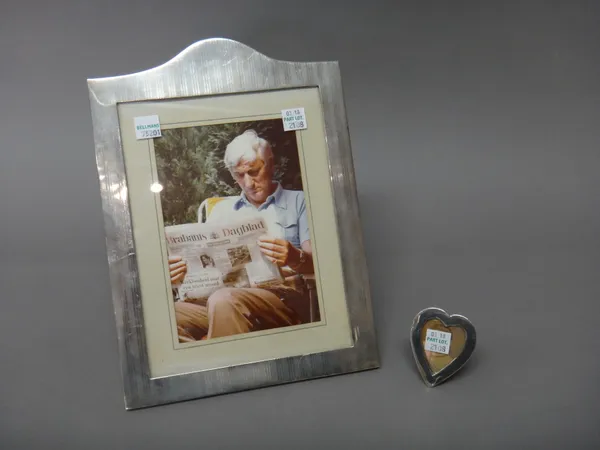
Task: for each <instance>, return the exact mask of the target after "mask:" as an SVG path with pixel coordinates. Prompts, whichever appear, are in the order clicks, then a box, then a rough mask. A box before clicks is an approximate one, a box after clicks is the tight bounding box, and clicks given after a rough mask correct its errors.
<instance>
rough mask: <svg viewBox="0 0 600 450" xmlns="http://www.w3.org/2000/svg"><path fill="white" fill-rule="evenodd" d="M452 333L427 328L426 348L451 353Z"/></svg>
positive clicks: (431, 350)
mask: <svg viewBox="0 0 600 450" xmlns="http://www.w3.org/2000/svg"><path fill="white" fill-rule="evenodd" d="M451 341H452V333H446V332H444V331H438V330H427V334H426V336H425V350H427V351H430V352H435V353H443V354H444V355H448V354H450V342H451Z"/></svg>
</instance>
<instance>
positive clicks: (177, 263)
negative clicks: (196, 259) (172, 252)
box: [169, 256, 187, 284]
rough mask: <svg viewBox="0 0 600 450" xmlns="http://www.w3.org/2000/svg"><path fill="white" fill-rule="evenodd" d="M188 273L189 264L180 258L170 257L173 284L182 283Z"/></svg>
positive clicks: (170, 272)
mask: <svg viewBox="0 0 600 450" xmlns="http://www.w3.org/2000/svg"><path fill="white" fill-rule="evenodd" d="M186 273H187V264H186V262H185V261H183V260H182V259H181V257H180V256H169V274H170V275H171V284H177V283H181V282H182V281H183V279H184V278H185V274H186Z"/></svg>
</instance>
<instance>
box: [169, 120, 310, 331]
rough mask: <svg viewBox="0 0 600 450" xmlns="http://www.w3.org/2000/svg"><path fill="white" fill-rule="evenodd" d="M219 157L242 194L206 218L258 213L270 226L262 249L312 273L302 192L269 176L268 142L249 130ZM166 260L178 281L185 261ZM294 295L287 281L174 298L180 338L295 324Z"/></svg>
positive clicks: (279, 260) (270, 156) (174, 280)
mask: <svg viewBox="0 0 600 450" xmlns="http://www.w3.org/2000/svg"><path fill="white" fill-rule="evenodd" d="M223 159H224V163H225V165H226V167H227V168H228V169H229V171H230V172H231V175H232V176H233V178H234V180H235V182H236V183H237V184H238V185H239V186H240V187H241V188H242V193H241V194H240V195H239V196H237V197H232V198H227V199H225V200H223V201H221V202H219V203H218V204H216V205H215V206H214V208H213V210H212V212H211V214H210V216H209V218H208V220H207V221H208V222H218V221H221V220H227V219H231V217H232V216H233V215H235V216H238V215H242V214H245V215H249V216H254V217H256V215H259V216H261V217H262V218H263V219H264V220H265V223H266V225H267V228H268V235H266V236H263V237H262V238H261V239H260V240H259V243H258V244H259V247H260V249H261V251H262V253H263V254H264V255H265V256H266V257H267V258H268V259H269V260H270V261H272V262H273V263H275V264H277V265H278V266H280V267H283V268H285V269H288V270H289V268H291V269H292V271H293V272H295V273H297V274H298V273H300V274H307V273H314V267H313V261H312V247H311V243H310V235H309V230H308V217H307V214H306V204H305V200H304V193H303V192H302V191H291V190H287V189H283V188H282V187H281V185H280V184H279V183H277V182H274V181H273V174H274V170H275V167H274V160H273V152H272V150H271V145H270V144H269V143H268V142H267V141H266V140H265V139H262V138H261V137H259V136H258V135H257V134H256V132H255V131H253V130H248V131H246V132H244V133H243V134H241V135H240V136H237V137H236V138H235V139H233V140H232V141H231V142H230V143H229V145H228V146H227V149H226V151H225V156H224V158H223ZM199 220H200V217H199ZM169 264H170V271H171V282H172V283H177V282H180V281H182V280H183V278H184V277H185V273H186V271H187V268H186V265H185V262H184V261H182V260H181V258H178V257H172V258H169ZM298 294H299V292H298V291H297V290H295V289H294V288H293V287H291V286H288V285H286V284H282V285H281V286H274V287H269V288H266V289H262V288H221V289H219V290H217V291H216V292H214V293H213V294H212V295H211V296H210V297H209V298H208V300H207V301H206V303H205V304H202V303H188V302H177V303H175V313H176V320H177V326H178V331H179V338H180V340H181V341H193V340H198V339H201V338H202V337H204V336H206V338H208V339H210V338H216V337H222V336H230V335H234V334H240V333H247V332H250V331H257V330H264V329H270V328H278V327H283V326H289V325H297V324H299V323H300V321H299V319H298V317H297V315H296V313H295V312H294V311H293V310H292V309H290V308H289V307H288V306H286V305H285V304H284V302H283V301H282V297H283V298H285V297H286V296H296V297H297V296H298ZM307 301H308V300H307Z"/></svg>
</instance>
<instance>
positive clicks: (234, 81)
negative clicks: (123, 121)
mask: <svg viewBox="0 0 600 450" xmlns="http://www.w3.org/2000/svg"><path fill="white" fill-rule="evenodd" d="M304 87H317V88H318V89H319V92H320V96H321V106H322V110H323V114H324V123H325V133H326V140H327V142H326V144H327V149H328V159H329V172H330V176H331V186H332V190H333V197H334V204H335V216H336V220H337V223H336V227H337V234H338V239H339V241H340V243H341V244H342V245H341V261H342V266H343V278H344V279H343V283H344V288H345V292H346V303H347V308H348V313H349V318H350V329H351V333H352V339H353V346H352V347H350V348H344V349H340V350H333V351H327V352H322V353H318V354H310V355H301V356H296V357H288V358H281V359H275V360H268V361H256V362H253V363H250V364H244V365H237V366H231V367H224V368H215V369H213V370H205V371H201V372H196V373H186V374H181V375H176V376H168V377H163V378H151V376H150V370H149V364H148V354H147V349H146V342H145V334H144V319H143V311H142V303H141V296H140V284H139V272H138V264H137V253H136V248H135V244H134V239H133V233H132V217H131V213H130V208H129V200H128V199H127V198H125V199H123V198H116V197H115V196H114V195H112V194H111V192H114V187H115V186H118V187H119V188H125V189H127V179H126V175H125V166H124V159H123V148H122V142H121V137H120V131H119V117H118V114H117V104H119V103H122V102H139V101H147V100H168V99H182V98H189V97H200V96H215V95H223V94H239V93H248V92H262V91H272V90H281V89H290V88H304ZM88 88H89V93H90V102H91V109H92V119H93V125H94V139H95V149H96V150H95V151H96V160H97V167H98V173H99V176H100V189H101V194H102V205H103V210H104V218H105V229H106V238H107V241H106V242H107V252H108V262H109V272H110V280H111V285H112V297H113V303H114V309H115V315H116V322H117V331H118V342H119V351H120V360H121V370H122V376H123V382H124V392H125V406H126V408H127V409H136V408H143V407H148V406H154V405H159V404H165V403H172V402H177V401H183V400H189V399H194V398H201V397H208V396H213V395H218V394H226V393H231V392H236V391H241V390H247V389H254V388H261V387H266V386H272V385H278V384H283V383H290V382H296V381H301V380H307V379H312V378H318V377H326V376H332V375H340V374H345V373H350V372H356V371H361V370H366V369H373V368H377V367H379V356H378V350H377V343H376V336H375V330H374V325H373V319H372V312H371V299H370V293H369V282H368V275H367V266H366V261H365V256H364V249H363V240H362V231H361V225H360V217H359V209H358V200H357V193H356V186H355V177H354V167H353V163H352V155H351V148H350V138H349V134H348V125H347V120H346V112H345V106H344V100H343V93H342V83H341V77H340V70H339V66H338V63H337V62H309V63H305V62H287V61H278V60H274V59H271V58H268V57H267V56H265V55H263V54H261V53H259V52H257V51H255V50H253V49H251V48H249V47H247V46H245V45H243V44H241V43H239V42H235V41H232V40H228V39H208V40H204V41H200V42H197V43H195V44H193V45H192V46H190V47H188V48H187V49H185V50H184V51H182V52H181V53H180V54H179V55H177V56H176V57H174V58H173V59H172V60H170V61H169V62H167V63H165V64H163V65H161V66H159V67H156V68H153V69H150V70H147V71H143V72H139V73H134V74H130V75H124V76H116V77H109V78H96V79H89V80H88ZM109 186H110V187H112V188H113V190H112V191H111V190H110V189H109ZM344 243H352V245H343V244H344Z"/></svg>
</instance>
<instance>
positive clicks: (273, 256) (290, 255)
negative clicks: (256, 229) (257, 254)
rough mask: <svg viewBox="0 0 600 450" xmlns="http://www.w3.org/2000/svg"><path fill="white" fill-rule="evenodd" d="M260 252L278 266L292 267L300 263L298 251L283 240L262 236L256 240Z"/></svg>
mask: <svg viewBox="0 0 600 450" xmlns="http://www.w3.org/2000/svg"><path fill="white" fill-rule="evenodd" d="M258 246H259V247H260V251H261V252H262V253H263V254H264V255H265V256H266V257H267V259H268V260H269V261H271V262H272V263H275V264H277V265H278V266H280V267H281V266H288V265H289V266H294V265H296V264H298V263H299V262H300V250H298V249H297V248H296V247H294V246H293V245H292V244H291V243H290V242H288V241H286V240H285V239H276V238H273V237H270V236H262V237H261V238H260V239H259V240H258Z"/></svg>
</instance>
